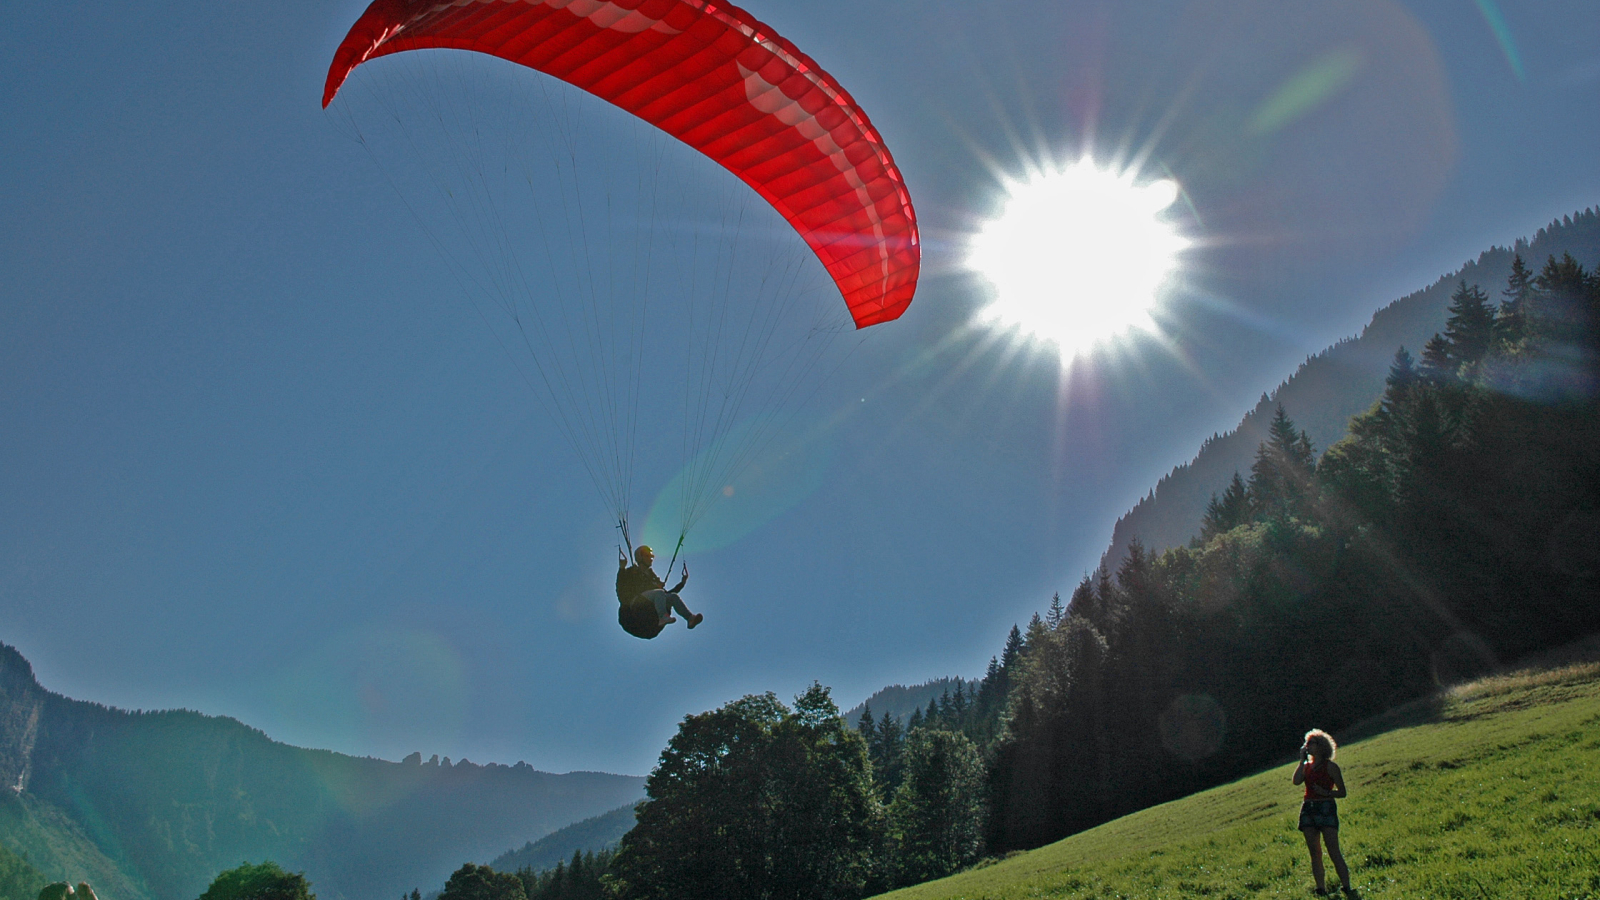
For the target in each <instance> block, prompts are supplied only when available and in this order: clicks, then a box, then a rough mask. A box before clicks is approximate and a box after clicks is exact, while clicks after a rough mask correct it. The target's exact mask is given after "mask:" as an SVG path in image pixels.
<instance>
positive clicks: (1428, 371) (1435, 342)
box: [1418, 334, 1456, 384]
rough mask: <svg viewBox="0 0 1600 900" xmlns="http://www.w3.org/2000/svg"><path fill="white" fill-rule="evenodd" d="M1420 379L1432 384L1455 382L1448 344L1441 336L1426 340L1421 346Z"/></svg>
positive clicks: (1437, 335) (1454, 368) (1454, 365)
mask: <svg viewBox="0 0 1600 900" xmlns="http://www.w3.org/2000/svg"><path fill="white" fill-rule="evenodd" d="M1418 371H1419V372H1420V373H1421V375H1422V377H1423V378H1425V379H1427V380H1428V381H1431V382H1433V383H1434V384H1449V383H1452V382H1454V381H1455V380H1456V364H1455V360H1454V359H1452V358H1451V355H1450V342H1449V341H1448V340H1446V339H1445V336H1444V335H1442V334H1436V335H1434V336H1433V337H1431V338H1428V343H1426V344H1424V345H1423V346H1422V365H1421V366H1419V367H1418Z"/></svg>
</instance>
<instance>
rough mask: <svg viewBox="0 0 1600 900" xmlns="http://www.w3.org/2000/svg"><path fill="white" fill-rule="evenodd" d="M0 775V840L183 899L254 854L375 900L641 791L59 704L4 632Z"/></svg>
mask: <svg viewBox="0 0 1600 900" xmlns="http://www.w3.org/2000/svg"><path fill="white" fill-rule="evenodd" d="M0 784H4V785H5V789H4V790H0V844H3V845H4V846H5V847H7V848H8V849H9V850H11V851H12V852H14V853H18V852H20V853H22V854H25V855H26V857H27V859H28V862H29V864H30V865H31V866H33V867H34V868H36V869H38V870H39V871H41V872H43V873H44V874H45V875H46V876H47V877H50V878H61V879H71V880H74V881H76V880H79V879H84V878H86V879H87V880H89V881H91V882H92V883H93V884H94V885H95V886H96V889H97V890H99V891H100V893H101V894H102V896H105V897H108V898H111V897H114V898H117V900H192V898H194V897H197V896H199V895H200V893H201V892H202V891H204V890H205V888H206V886H207V885H208V884H209V883H210V880H211V878H212V877H214V876H215V875H216V874H217V873H218V872H220V871H222V870H223V869H227V868H232V867H233V866H237V865H238V864H239V863H240V862H241V861H244V860H250V861H260V860H262V859H269V858H270V859H272V860H275V861H276V862H278V863H279V864H281V865H282V866H283V867H284V868H285V869H286V870H289V871H304V872H305V873H306V876H307V877H308V878H310V879H311V881H312V883H313V885H314V886H315V890H316V892H317V895H318V896H319V897H321V898H323V900H343V898H350V900H372V898H377V900H386V898H393V897H397V896H399V895H401V894H402V893H405V892H407V891H409V890H411V889H412V888H417V887H427V886H432V885H438V884H443V883H444V881H445V879H446V878H448V876H449V874H450V873H451V872H452V871H454V870H455V869H456V868H458V867H460V865H461V864H462V863H463V862H465V861H468V860H475V861H482V860H487V859H490V858H492V857H494V856H496V855H497V854H499V853H501V851H503V850H504V849H505V848H506V847H515V846H518V845H519V844H523V843H526V842H528V841H532V840H537V839H539V838H542V837H544V836H545V835H547V834H549V833H551V832H552V831H555V830H556V829H559V828H561V827H563V826H565V825H568V824H570V823H573V822H576V821H579V820H582V819H586V818H589V817H592V816H596V815H599V814H601V813H603V812H606V811H608V810H615V809H616V808H618V807H619V806H624V805H627V804H631V803H634V802H636V801H638V800H640V799H642V798H643V796H644V779H643V778H640V777H637V776H626V775H609V774H603V773H597V772H572V773H568V774H565V775H555V774H551V773H548V772H540V771H538V770H535V769H534V768H532V767H531V766H529V765H527V764H526V763H518V764H516V765H515V766H506V765H498V764H490V765H481V766H480V765H476V764H474V763H470V762H467V761H466V760H462V761H460V762H458V763H456V764H455V765H453V766H452V765H449V764H448V762H445V763H435V762H432V761H430V763H428V764H424V763H423V762H422V760H421V756H420V754H413V755H412V756H410V757H407V760H406V761H405V762H398V763H397V762H388V761H385V760H379V759H372V758H357V757H352V756H345V755H343V754H339V753H333V752H329V751H324V750H305V749H301V748H298V747H291V746H289V745H287V744H282V743H278V742H276V741H273V740H271V739H270V738H268V737H267V736H266V735H265V734H264V733H262V732H261V731H259V730H257V729H254V728H249V727H247V726H245V725H243V724H241V723H239V722H237V721H235V720H233V719H228V718H221V717H215V716H205V715H202V714H200V713H195V712H189V711H183V710H180V711H170V712H139V713H130V712H125V711H122V710H117V709H112V708H109V707H105V706H101V705H99V704H94V703H87V702H84V701H79V700H71V699H68V698H66V697H62V696H60V695H58V694H53V693H51V692H49V691H46V690H45V689H44V688H42V687H40V686H39V684H38V682H37V681H36V680H35V679H34V676H33V668H32V666H31V665H29V663H28V661H27V660H26V659H25V658H23V656H22V655H21V654H20V653H19V652H17V650H16V649H15V648H12V647H9V646H6V645H4V644H0ZM102 888H104V889H102Z"/></svg>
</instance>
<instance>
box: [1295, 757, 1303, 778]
mask: <svg viewBox="0 0 1600 900" xmlns="http://www.w3.org/2000/svg"><path fill="white" fill-rule="evenodd" d="M1294 783H1295V784H1305V783H1306V758H1305V757H1304V756H1302V757H1300V765H1298V766H1295V767H1294Z"/></svg>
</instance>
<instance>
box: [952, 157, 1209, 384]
mask: <svg viewBox="0 0 1600 900" xmlns="http://www.w3.org/2000/svg"><path fill="white" fill-rule="evenodd" d="M1006 191H1007V194H1008V195H1009V196H1008V197H1007V198H1006V201H1005V205H1004V207H1003V208H1002V209H1001V210H1000V213H999V215H997V216H996V217H995V218H994V219H992V220H990V221H989V222H987V223H986V224H985V225H984V226H983V228H982V229H981V230H980V231H979V232H978V233H977V234H976V235H974V237H973V239H972V245H971V251H970V254H969V255H968V257H967V262H968V265H969V266H970V267H971V268H972V269H973V270H974V271H975V272H977V273H978V274H980V275H982V276H983V277H984V278H985V279H986V280H987V281H988V282H989V283H990V285H992V286H993V288H994V296H993V302H991V303H990V304H989V306H987V307H985V308H984V310H983V311H982V313H981V317H982V318H983V319H984V320H985V321H986V322H988V323H990V324H992V325H994V326H996V327H1000V328H1015V329H1018V330H1019V331H1021V332H1022V333H1023V334H1024V335H1027V336H1030V337H1034V338H1038V339H1041V340H1045V341H1049V342H1051V343H1053V344H1055V345H1056V346H1057V347H1059V348H1060V352H1061V355H1062V357H1063V358H1068V357H1071V356H1073V355H1075V354H1077V353H1078V352H1080V351H1083V350H1086V349H1088V348H1089V347H1091V346H1093V345H1094V344H1096V343H1099V342H1101V341H1104V340H1107V339H1110V338H1113V337H1115V336H1117V335H1119V334H1122V333H1123V332H1125V331H1127V330H1128V329H1130V328H1149V327H1151V325H1152V323H1151V320H1150V311H1151V309H1152V308H1153V307H1154V305H1155V303H1156V300H1157V298H1158V297H1159V295H1160V292H1161V289H1162V286H1163V285H1164V284H1165V283H1166V282H1167V279H1168V278H1169V276H1171V274H1172V273H1173V271H1174V269H1175V268H1176V267H1177V262H1178V254H1179V253H1180V252H1182V251H1183V249H1184V248H1185V247H1187V246H1188V244H1189V242H1188V240H1187V239H1185V238H1184V237H1183V236H1182V235H1181V234H1179V233H1178V232H1177V230H1176V228H1175V227H1174V225H1173V224H1172V222H1171V221H1170V220H1169V219H1168V218H1167V217H1166V216H1165V215H1164V213H1165V211H1166V210H1167V208H1168V207H1170V206H1171V205H1172V203H1173V201H1174V200H1176V199H1177V198H1178V186H1177V184H1176V183H1174V182H1172V181H1169V180H1161V181H1154V182H1150V183H1146V184H1138V183H1136V182H1135V179H1134V176H1133V175H1132V174H1129V173H1122V174H1119V173H1115V172H1111V171H1107V170H1105V169H1102V168H1099V167H1097V166H1096V165H1095V164H1094V163H1093V162H1092V161H1090V160H1082V161H1080V162H1078V163H1076V164H1074V165H1071V166H1068V167H1066V168H1064V169H1061V170H1059V171H1049V172H1042V173H1039V174H1037V175H1035V176H1033V177H1032V178H1031V179H1029V180H1027V181H1013V182H1009V183H1007V184H1006Z"/></svg>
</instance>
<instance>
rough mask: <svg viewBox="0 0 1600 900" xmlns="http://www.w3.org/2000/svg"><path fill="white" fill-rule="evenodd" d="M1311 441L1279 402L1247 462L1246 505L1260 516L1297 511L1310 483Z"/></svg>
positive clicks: (1277, 516)
mask: <svg viewBox="0 0 1600 900" xmlns="http://www.w3.org/2000/svg"><path fill="white" fill-rule="evenodd" d="M1313 456H1314V453H1313V451H1312V447H1311V441H1310V439H1309V438H1307V437H1306V435H1305V433H1304V432H1302V431H1300V430H1299V429H1297V428H1295V425H1294V421H1293V420H1291V419H1290V418H1289V415H1288V413H1286V412H1284V409H1283V406H1282V405H1279V406H1278V411H1277V413H1276V414H1275V415H1273V417H1272V424H1271V426H1270V427H1269V430H1268V437H1267V440H1265V441H1263V442H1262V443H1261V446H1260V447H1258V448H1257V449H1256V460H1255V462H1254V463H1253V464H1251V466H1250V484H1249V487H1248V491H1249V496H1250V507H1251V509H1252V510H1253V511H1254V513H1255V515H1256V516H1258V517H1260V518H1261V519H1279V520H1287V519H1288V518H1289V517H1291V516H1293V515H1295V514H1297V513H1298V512H1299V510H1300V506H1301V502H1302V500H1303V498H1304V496H1305V493H1306V490H1307V488H1308V487H1309V485H1310V483H1311V474H1312V471H1313V467H1314V459H1313Z"/></svg>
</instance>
